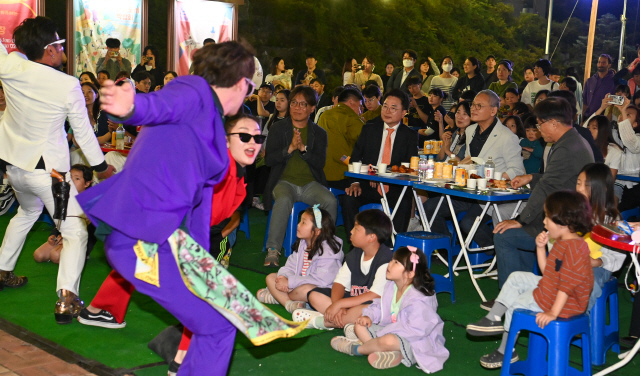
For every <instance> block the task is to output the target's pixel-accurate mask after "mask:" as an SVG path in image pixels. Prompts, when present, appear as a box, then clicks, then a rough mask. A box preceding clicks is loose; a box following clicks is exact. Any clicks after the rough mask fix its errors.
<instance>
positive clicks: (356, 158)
mask: <svg viewBox="0 0 640 376" xmlns="http://www.w3.org/2000/svg"><path fill="white" fill-rule="evenodd" d="M383 103H384V104H383V105H382V113H381V114H380V118H376V119H373V120H372V121H370V122H368V123H367V124H365V125H364V126H363V127H362V132H361V133H360V137H358V141H356V144H355V146H354V147H353V153H352V154H351V161H353V162H362V164H363V165H368V164H372V165H377V164H378V163H387V164H388V165H389V166H394V165H395V166H399V165H400V164H401V163H403V162H410V161H411V157H415V156H417V155H418V134H417V133H416V132H415V131H413V130H411V129H409V127H407V126H406V125H404V124H402V118H403V117H404V115H406V113H407V110H408V109H409V96H408V95H406V94H405V93H404V92H403V91H401V90H400V89H392V90H391V91H390V92H389V93H388V94H387V95H386V96H385V97H384V99H383ZM387 145H389V146H390V149H389V150H388V151H387V153H385V146H387ZM387 158H388V160H385V159H387ZM385 187H387V188H389V191H388V192H387V193H386V195H387V199H388V200H389V207H390V208H393V207H395V205H396V202H397V201H398V198H399V197H400V194H401V193H402V190H403V188H404V187H401V186H398V185H393V184H389V185H385ZM346 192H347V194H346V195H345V196H344V205H343V207H342V217H343V219H344V227H345V231H346V233H347V234H350V233H351V229H352V228H353V226H354V220H355V216H356V214H358V211H359V210H360V207H361V206H362V205H366V204H372V203H376V204H377V203H380V200H381V199H382V194H381V193H380V192H379V191H378V184H377V183H374V182H369V181H366V180H364V181H359V180H354V182H353V183H352V184H351V186H350V187H349V188H347V189H346ZM412 200H413V197H412V194H411V192H410V191H407V192H405V195H404V197H403V198H402V201H401V202H400V205H399V206H398V209H397V211H396V212H395V216H394V218H393V226H394V229H395V230H396V232H403V231H406V229H407V225H408V224H409V218H410V217H411V201H412Z"/></svg>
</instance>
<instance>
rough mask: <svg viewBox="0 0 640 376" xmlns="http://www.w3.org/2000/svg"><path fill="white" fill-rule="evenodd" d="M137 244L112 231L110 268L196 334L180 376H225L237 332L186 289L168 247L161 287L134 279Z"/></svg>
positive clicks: (107, 244) (162, 264)
mask: <svg viewBox="0 0 640 376" xmlns="http://www.w3.org/2000/svg"><path fill="white" fill-rule="evenodd" d="M136 243H137V240H135V239H132V238H129V237H128V236H126V235H124V234H122V233H120V232H117V231H115V230H114V231H113V233H112V234H111V235H109V236H108V237H107V239H106V242H105V252H106V254H107V259H108V260H109V263H110V264H111V266H112V267H113V268H114V269H115V270H116V271H117V272H118V273H120V274H121V275H122V276H123V277H124V278H125V279H126V280H127V281H129V282H131V284H133V285H134V286H135V288H136V290H137V291H138V292H140V293H142V294H145V295H148V296H150V297H151V298H153V300H155V301H156V302H158V303H159V304H160V305H161V306H163V307H164V308H165V309H166V310H167V311H169V313H171V314H172V315H174V316H175V317H176V318H177V319H178V320H180V322H181V323H182V324H183V325H184V326H186V327H187V328H189V329H190V330H191V331H192V332H193V337H192V338H191V345H190V347H189V351H188V352H187V357H186V358H185V359H184V362H183V363H182V366H181V367H180V371H179V372H178V375H180V376H187V375H194V376H195V375H198V376H218V375H226V374H227V370H228V368H229V361H230V359H231V353H232V351H233V343H234V340H235V335H236V328H235V326H233V325H232V324H231V323H230V322H229V321H228V320H227V319H225V318H224V317H223V316H222V315H221V314H219V313H218V311H216V310H215V309H214V308H213V307H211V306H210V305H209V304H208V303H206V302H205V301H204V300H202V299H200V298H198V297H197V296H195V295H194V294H193V293H192V292H191V291H189V290H188V289H187V287H186V286H185V284H184V282H183V281H182V277H181V276H180V271H179V270H178V266H177V264H176V261H175V259H174V257H173V255H172V254H171V247H170V246H169V243H164V244H162V245H161V246H160V247H159V249H158V257H159V266H160V287H156V286H153V285H150V284H148V283H146V282H143V281H141V280H139V279H137V278H135V277H134V272H135V266H136V255H135V253H134V251H133V246H134V245H135V244H136Z"/></svg>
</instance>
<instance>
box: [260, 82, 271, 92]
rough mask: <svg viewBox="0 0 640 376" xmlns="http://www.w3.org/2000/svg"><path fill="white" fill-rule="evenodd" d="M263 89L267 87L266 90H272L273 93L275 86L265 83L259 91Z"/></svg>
mask: <svg viewBox="0 0 640 376" xmlns="http://www.w3.org/2000/svg"><path fill="white" fill-rule="evenodd" d="M263 87H266V88H269V89H271V92H273V91H274V89H273V84H268V83H266V82H265V83H264V84H262V85H260V87H259V88H258V90H260V89H262V88H263Z"/></svg>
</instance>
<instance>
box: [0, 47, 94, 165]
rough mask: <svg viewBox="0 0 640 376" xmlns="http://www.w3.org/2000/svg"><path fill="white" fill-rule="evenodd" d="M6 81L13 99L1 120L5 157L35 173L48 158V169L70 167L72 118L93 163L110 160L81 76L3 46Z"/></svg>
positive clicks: (0, 64)
mask: <svg viewBox="0 0 640 376" xmlns="http://www.w3.org/2000/svg"><path fill="white" fill-rule="evenodd" d="M0 80H2V86H3V89H4V93H5V96H6V98H7V108H6V110H5V113H4V116H2V118H1V119H0V159H3V160H4V161H6V162H8V163H10V164H12V165H14V166H16V167H18V168H21V169H23V170H25V171H29V172H31V171H33V170H34V169H35V167H36V165H37V164H38V161H39V160H40V158H41V157H42V158H43V159H44V162H45V166H46V170H47V171H51V169H56V170H58V171H61V172H66V171H69V169H70V165H69V146H68V144H67V133H66V132H65V129H64V122H65V119H68V120H69V123H70V124H71V128H72V129H73V134H74V136H75V138H76V142H77V143H78V145H79V146H80V148H82V151H83V153H84V155H85V156H86V157H87V160H88V161H89V163H90V164H91V165H92V166H97V165H99V164H101V163H102V162H104V155H103V154H102V151H101V150H100V145H98V140H97V139H96V136H95V134H94V133H93V127H92V126H91V123H90V122H89V116H88V115H87V107H86V105H85V100H84V96H83V95H82V90H81V89H80V82H79V81H78V79H76V78H75V77H72V76H69V75H67V74H65V73H63V72H60V71H58V70H56V69H54V68H52V67H50V66H47V65H43V64H39V63H36V62H33V61H29V60H28V59H27V57H26V56H25V55H23V54H21V53H20V52H17V51H15V52H12V53H10V54H7V50H6V49H5V47H4V46H2V45H1V44H0Z"/></svg>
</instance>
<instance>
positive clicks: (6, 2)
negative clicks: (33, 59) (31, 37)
mask: <svg viewBox="0 0 640 376" xmlns="http://www.w3.org/2000/svg"><path fill="white" fill-rule="evenodd" d="M37 7H38V0H0V41H2V44H3V45H4V47H5V48H6V49H7V52H9V53H10V52H12V51H15V50H16V45H15V43H13V30H14V29H15V28H16V27H17V26H18V25H20V24H21V23H22V21H24V20H25V18H34V17H36V16H37V15H38V13H37V12H38V10H37Z"/></svg>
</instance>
